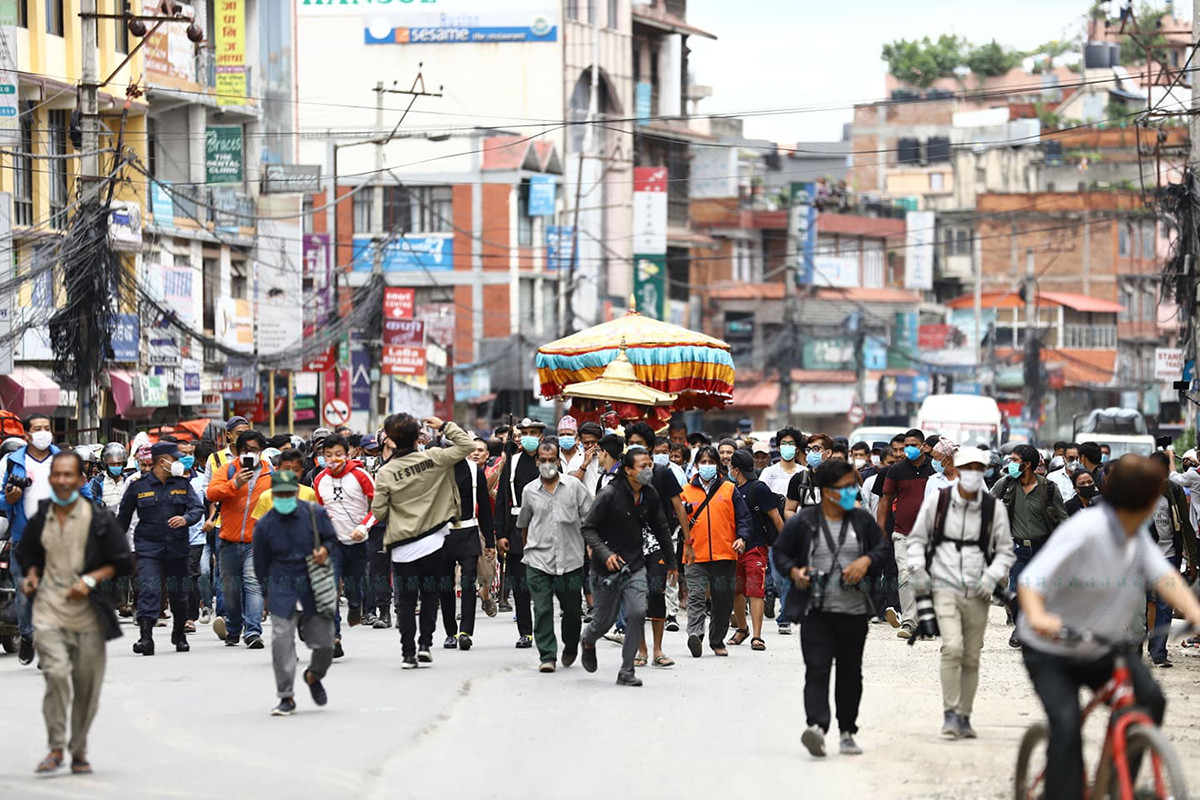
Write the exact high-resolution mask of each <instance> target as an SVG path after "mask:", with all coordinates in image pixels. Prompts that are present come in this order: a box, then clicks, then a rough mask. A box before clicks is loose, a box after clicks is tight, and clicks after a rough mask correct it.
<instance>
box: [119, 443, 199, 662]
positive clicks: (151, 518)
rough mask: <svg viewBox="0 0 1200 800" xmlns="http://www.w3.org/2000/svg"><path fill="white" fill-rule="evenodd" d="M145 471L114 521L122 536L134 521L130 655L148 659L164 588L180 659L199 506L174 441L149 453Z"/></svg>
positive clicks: (184, 646) (183, 650)
mask: <svg viewBox="0 0 1200 800" xmlns="http://www.w3.org/2000/svg"><path fill="white" fill-rule="evenodd" d="M150 458H151V467H150V471H149V472H147V473H146V474H144V475H142V476H141V477H140V478H138V479H137V480H135V481H134V482H133V483H131V484H130V485H129V489H128V490H126V492H125V497H124V498H123V499H122V500H121V509H120V511H119V513H118V514H117V521H118V522H119V523H120V525H121V530H128V529H129V523H130V521H132V519H133V513H134V511H136V512H137V515H138V524H137V528H136V529H135V530H134V532H133V544H134V550H135V551H136V554H137V575H138V581H139V584H138V590H139V591H138V598H137V621H138V626H139V627H140V628H141V632H142V635H141V638H140V639H138V641H136V642H134V644H133V652H135V653H141V654H142V655H144V656H152V655H154V623H155V622H157V621H158V615H159V612H160V610H161V609H162V587H163V584H164V583H165V584H166V588H167V597H168V598H169V599H170V601H171V617H172V621H173V623H174V626H173V628H172V631H171V644H173V645H175V649H176V650H177V651H179V652H180V653H186V652H187V651H188V650H189V649H191V648H190V646H189V645H188V642H187V636H186V635H185V632H184V625H185V624H187V616H188V614H187V609H188V596H187V588H188V584H187V574H188V529H189V528H191V526H192V525H195V524H196V523H197V522H199V521H200V518H201V517H203V516H204V506H203V505H202V504H201V502H200V498H199V497H197V496H196V493H195V492H194V491H192V485H191V483H190V482H189V481H188V479H187V477H186V470H185V468H184V466H183V461H182V460H181V459H182V458H183V453H181V452H179V449H178V447H177V445H176V443H175V442H174V441H162V442H159V443H158V444H156V445H154V446H153V447H152V448H150Z"/></svg>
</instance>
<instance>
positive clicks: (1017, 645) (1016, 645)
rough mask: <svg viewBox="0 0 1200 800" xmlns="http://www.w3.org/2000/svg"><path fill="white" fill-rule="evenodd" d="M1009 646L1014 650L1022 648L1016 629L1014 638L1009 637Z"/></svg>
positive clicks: (1013, 633)
mask: <svg viewBox="0 0 1200 800" xmlns="http://www.w3.org/2000/svg"><path fill="white" fill-rule="evenodd" d="M1008 646H1009V647H1011V648H1012V649H1014V650H1016V649H1018V648H1020V646H1021V640H1020V639H1018V638H1017V631H1016V629H1015V628H1014V629H1013V632H1012V636H1009V637H1008Z"/></svg>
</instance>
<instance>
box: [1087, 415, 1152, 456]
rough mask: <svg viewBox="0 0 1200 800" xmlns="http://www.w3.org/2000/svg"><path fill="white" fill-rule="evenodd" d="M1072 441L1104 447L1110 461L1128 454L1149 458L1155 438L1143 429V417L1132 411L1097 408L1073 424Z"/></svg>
mask: <svg viewBox="0 0 1200 800" xmlns="http://www.w3.org/2000/svg"><path fill="white" fill-rule="evenodd" d="M1074 432H1075V436H1074V439H1075V441H1077V442H1079V443H1080V444H1082V443H1084V442H1095V443H1097V444H1106V445H1108V446H1109V448H1110V449H1111V450H1112V455H1111V456H1110V459H1111V460H1116V459H1118V458H1120V457H1121V456H1123V455H1125V454H1127V453H1136V454H1137V455H1141V456H1148V455H1150V454H1151V453H1153V452H1154V450H1155V446H1154V437H1153V436H1151V435H1150V433H1149V431H1148V430H1147V429H1146V420H1145V418H1144V417H1143V416H1142V413H1141V412H1140V411H1138V410H1137V409H1134V408H1116V407H1112V408H1096V409H1093V410H1092V411H1091V412H1090V413H1088V414H1086V415H1083V414H1080V415H1078V416H1076V417H1075V420H1074Z"/></svg>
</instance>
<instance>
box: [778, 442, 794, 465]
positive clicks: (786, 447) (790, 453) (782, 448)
mask: <svg viewBox="0 0 1200 800" xmlns="http://www.w3.org/2000/svg"><path fill="white" fill-rule="evenodd" d="M779 457H780V458H782V459H783V460H784V461H794V460H795V459H796V445H794V444H781V445H779Z"/></svg>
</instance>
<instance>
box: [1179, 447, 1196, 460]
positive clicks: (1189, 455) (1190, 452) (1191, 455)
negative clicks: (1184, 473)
mask: <svg viewBox="0 0 1200 800" xmlns="http://www.w3.org/2000/svg"><path fill="white" fill-rule="evenodd" d="M1181 458H1184V459H1187V460H1188V461H1200V458H1197V457H1196V448H1194V447H1193V448H1192V449H1191V450H1188V451H1187V452H1186V453H1184V454H1183V455H1182V456H1181Z"/></svg>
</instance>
